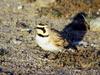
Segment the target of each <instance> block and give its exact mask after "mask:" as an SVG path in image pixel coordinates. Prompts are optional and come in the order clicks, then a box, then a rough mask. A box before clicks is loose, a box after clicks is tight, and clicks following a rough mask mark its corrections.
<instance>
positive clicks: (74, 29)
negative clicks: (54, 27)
mask: <svg viewBox="0 0 100 75" xmlns="http://www.w3.org/2000/svg"><path fill="white" fill-rule="evenodd" d="M86 16H87V15H86V14H85V13H83V12H80V13H78V14H76V15H75V16H74V18H73V20H72V22H71V23H70V24H68V25H65V27H64V29H63V30H62V31H61V35H62V37H63V38H64V39H66V40H69V46H66V47H65V48H69V47H72V48H74V49H77V48H76V45H78V44H79V42H80V41H81V40H82V39H83V38H84V36H85V34H86V32H87V30H88V29H89V27H88V25H87V23H86V20H85V17H86Z"/></svg>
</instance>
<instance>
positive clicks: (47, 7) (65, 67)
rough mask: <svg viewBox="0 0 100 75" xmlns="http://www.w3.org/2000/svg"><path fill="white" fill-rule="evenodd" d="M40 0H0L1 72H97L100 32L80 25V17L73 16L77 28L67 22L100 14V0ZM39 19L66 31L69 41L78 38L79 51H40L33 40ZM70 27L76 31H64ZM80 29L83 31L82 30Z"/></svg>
mask: <svg viewBox="0 0 100 75" xmlns="http://www.w3.org/2000/svg"><path fill="white" fill-rule="evenodd" d="M42 1H43V0H41V2H39V0H1V1H0V75H100V31H96V32H94V31H90V30H89V27H88V26H87V24H86V26H85V28H84V26H82V27H81V26H80V25H84V20H83V19H80V18H75V17H74V19H75V22H76V20H77V21H78V23H79V24H77V23H76V24H75V25H78V26H79V28H78V27H77V26H75V27H73V23H72V21H70V20H72V19H73V16H75V15H77V16H78V15H80V13H86V14H87V15H88V16H89V17H90V18H96V17H98V16H100V1H99V0H56V1H55V0H51V2H49V0H44V1H47V2H42ZM53 1H54V2H53ZM49 3H50V4H49ZM77 16H76V17H77ZM40 22H42V23H44V22H46V23H47V24H48V25H49V26H51V27H52V28H55V29H57V30H59V31H65V32H66V33H68V34H69V40H71V41H72V42H73V41H74V40H79V39H80V42H79V43H80V44H77V45H76V47H77V49H78V50H77V51H75V50H74V49H71V50H72V51H75V52H71V51H68V52H67V51H65V52H62V53H60V52H59V53H52V52H46V51H43V50H42V49H41V48H40V47H38V46H37V44H36V42H35V39H34V37H35V30H34V27H35V26H36V25H37V23H40ZM69 23H70V24H69ZM68 25H69V26H68ZM70 26H72V29H74V30H75V31H76V30H78V31H79V32H78V33H77V32H75V31H74V33H73V32H72V31H71V30H70V29H69V31H70V32H67V31H66V29H67V28H68V27H70ZM81 30H84V31H82V33H81ZM66 33H65V35H66ZM72 36H74V37H72ZM76 36H77V37H76Z"/></svg>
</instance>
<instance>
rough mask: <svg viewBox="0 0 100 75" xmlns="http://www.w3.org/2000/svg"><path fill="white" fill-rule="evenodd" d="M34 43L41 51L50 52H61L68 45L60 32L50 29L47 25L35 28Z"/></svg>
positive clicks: (38, 25)
mask: <svg viewBox="0 0 100 75" xmlns="http://www.w3.org/2000/svg"><path fill="white" fill-rule="evenodd" d="M35 29H36V35H35V41H36V43H37V44H38V46H40V47H41V48H42V49H43V50H45V51H50V52H62V51H63V49H64V48H65V47H66V46H67V45H68V44H69V42H68V40H66V39H64V38H63V37H62V36H61V34H60V32H59V31H57V30H56V29H54V28H50V27H49V26H48V24H43V23H39V24H37V25H36V27H35Z"/></svg>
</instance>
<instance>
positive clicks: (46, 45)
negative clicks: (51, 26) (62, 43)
mask: <svg viewBox="0 0 100 75" xmlns="http://www.w3.org/2000/svg"><path fill="white" fill-rule="evenodd" d="M35 39H36V42H37V44H38V45H39V46H40V47H41V48H42V49H43V50H46V51H53V52H54V51H60V49H59V47H56V46H55V45H53V44H52V43H50V42H49V41H48V37H39V36H36V38H35Z"/></svg>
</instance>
